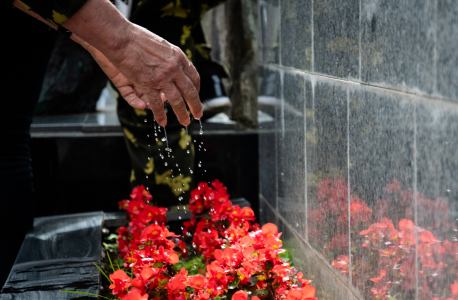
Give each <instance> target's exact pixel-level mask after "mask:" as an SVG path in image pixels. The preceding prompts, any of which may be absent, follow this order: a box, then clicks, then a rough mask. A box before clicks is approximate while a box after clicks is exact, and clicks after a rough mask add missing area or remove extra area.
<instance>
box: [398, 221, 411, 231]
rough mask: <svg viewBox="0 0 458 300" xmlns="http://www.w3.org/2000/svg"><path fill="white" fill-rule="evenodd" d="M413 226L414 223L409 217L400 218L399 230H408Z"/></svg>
mask: <svg viewBox="0 0 458 300" xmlns="http://www.w3.org/2000/svg"><path fill="white" fill-rule="evenodd" d="M414 228H415V224H414V223H413V222H412V221H410V220H409V219H402V220H401V221H399V230H401V231H410V230H412V229H414Z"/></svg>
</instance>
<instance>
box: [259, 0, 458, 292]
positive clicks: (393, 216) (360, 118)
mask: <svg viewBox="0 0 458 300" xmlns="http://www.w3.org/2000/svg"><path fill="white" fill-rule="evenodd" d="M266 7H269V9H270V12H271V13H270V14H264V15H263V16H262V17H263V18H264V19H263V21H262V22H260V23H259V24H260V28H259V30H260V32H262V34H264V36H265V35H266V33H268V32H270V33H271V34H272V35H271V37H270V38H271V45H272V44H273V43H272V41H273V39H272V38H275V41H278V43H279V44H278V48H279V49H280V56H279V57H278V59H277V58H275V59H266V55H265V53H266V52H265V50H266V49H270V50H272V49H273V48H272V47H270V48H269V47H267V48H266V47H265V46H266V45H265V44H263V46H264V47H263V48H262V49H263V52H262V53H260V59H259V61H260V67H259V81H260V86H259V107H260V109H261V110H262V111H263V112H265V113H267V114H269V115H270V116H272V118H273V119H274V121H273V122H272V123H269V124H263V125H262V126H261V127H262V128H260V134H259V158H260V161H259V176H260V177H259V178H260V195H261V209H262V211H261V222H262V223H266V222H279V224H281V226H282V228H283V230H284V231H285V240H287V242H285V245H287V247H288V248H290V249H291V251H292V252H294V253H293V254H294V256H296V258H297V261H299V264H300V265H301V266H303V267H304V268H305V269H308V270H307V271H306V272H308V273H307V276H309V277H310V279H314V280H315V281H316V286H317V288H318V291H319V292H318V295H319V297H320V299H336V298H337V297H342V296H341V295H346V296H345V297H344V298H345V299H347V298H349V299H350V298H352V297H356V298H359V299H397V300H400V299H403V300H410V299H421V300H432V299H434V300H436V299H437V300H442V299H454V298H456V297H457V296H458V278H457V275H456V274H457V273H458V237H457V232H458V224H457V218H458V204H457V203H458V188H456V182H457V179H458V151H457V146H458V106H457V105H456V101H457V100H458V93H457V91H458V88H457V87H458V85H457V83H458V71H457V70H458V56H457V52H456V48H457V46H458V40H457V39H454V38H451V37H452V36H453V37H454V36H457V35H458V26H457V24H458V23H457V19H456V12H457V11H458V3H457V2H456V1H448V0H444V1H423V2H418V1H410V0H408V1H404V2H399V1H391V0H383V1H369V0H362V1H324V0H314V1H293V0H284V1H278V2H276V1H261V4H260V8H261V10H262V9H265V8H266ZM278 16H280V17H278ZM269 17H270V18H271V19H270V20H271V21H272V22H269V19H268V18H269ZM278 32H279V33H280V34H279V36H278V37H277V34H278ZM264 41H265V39H264V40H262V42H264ZM270 50H269V51H270ZM270 53H273V52H272V51H271V52H270ZM272 57H276V56H272ZM329 282H332V283H333V284H329ZM320 289H321V290H320ZM336 295H339V296H336Z"/></svg>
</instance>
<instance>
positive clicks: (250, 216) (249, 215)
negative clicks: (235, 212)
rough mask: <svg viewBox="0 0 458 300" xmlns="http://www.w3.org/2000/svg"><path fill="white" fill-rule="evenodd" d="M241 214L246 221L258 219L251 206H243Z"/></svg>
mask: <svg viewBox="0 0 458 300" xmlns="http://www.w3.org/2000/svg"><path fill="white" fill-rule="evenodd" d="M241 215H242V218H243V219H244V220H245V221H254V220H255V219H256V217H255V216H254V212H253V210H252V209H251V208H249V207H244V208H242V212H241Z"/></svg>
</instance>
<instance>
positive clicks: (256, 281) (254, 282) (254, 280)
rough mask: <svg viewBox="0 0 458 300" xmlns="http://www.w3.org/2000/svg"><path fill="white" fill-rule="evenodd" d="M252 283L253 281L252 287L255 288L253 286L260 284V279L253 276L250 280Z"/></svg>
mask: <svg viewBox="0 0 458 300" xmlns="http://www.w3.org/2000/svg"><path fill="white" fill-rule="evenodd" d="M250 281H251V285H252V286H253V285H255V284H256V283H258V282H259V279H258V278H256V277H255V276H252V277H251V278H250Z"/></svg>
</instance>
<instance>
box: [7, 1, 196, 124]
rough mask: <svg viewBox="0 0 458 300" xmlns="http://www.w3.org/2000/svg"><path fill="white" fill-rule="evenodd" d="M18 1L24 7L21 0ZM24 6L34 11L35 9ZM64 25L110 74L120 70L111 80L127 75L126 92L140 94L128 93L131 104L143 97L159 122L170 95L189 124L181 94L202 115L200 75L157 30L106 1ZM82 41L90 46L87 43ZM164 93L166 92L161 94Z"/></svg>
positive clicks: (90, 3)
mask: <svg viewBox="0 0 458 300" xmlns="http://www.w3.org/2000/svg"><path fill="white" fill-rule="evenodd" d="M14 5H15V6H16V7H18V8H21V6H22V4H21V3H20V2H18V1H17V0H15V2H14ZM21 9H22V10H24V11H25V12H26V13H28V14H31V15H34V14H33V12H32V11H31V10H28V9H24V8H23V7H22V8H21ZM34 16H35V17H36V14H35V15H34ZM42 21H43V19H42ZM63 26H64V27H66V28H67V29H69V30H70V31H72V32H73V33H74V34H76V39H78V38H79V39H80V40H81V41H80V42H81V43H83V46H84V47H85V48H86V49H88V51H89V52H91V51H92V52H91V54H92V55H93V56H94V55H95V56H94V58H96V61H97V62H98V63H99V64H101V67H102V69H103V70H104V71H105V72H106V73H107V72H108V73H110V72H111V71H114V69H116V71H114V73H112V74H111V73H110V74H111V76H110V75H109V77H110V79H111V80H113V79H112V78H116V77H117V76H118V77H117V79H120V78H123V77H124V76H125V77H124V78H123V80H120V81H119V82H122V84H126V85H124V86H125V87H128V86H130V89H129V88H127V90H129V92H127V93H128V94H127V97H128V98H129V95H132V96H133V95H135V96H136V98H135V99H134V98H132V97H130V98H131V100H128V101H130V102H129V103H132V101H133V103H132V105H139V104H140V103H139V102H138V101H144V102H145V103H146V106H147V107H148V108H150V109H151V110H152V111H153V113H154V115H155V118H156V121H157V122H158V123H159V124H160V125H161V126H165V125H166V123H167V117H166V114H165V111H164V107H163V101H162V100H163V99H164V98H166V99H168V100H169V102H170V104H171V106H172V108H173V110H174V112H175V114H176V115H177V117H178V120H179V121H180V123H181V124H183V125H188V124H189V122H190V120H189V116H188V114H187V112H186V105H185V104H184V102H183V100H182V96H183V97H184V99H185V100H186V102H187V103H188V105H189V108H190V110H191V113H192V114H193V115H194V117H195V118H196V119H199V118H200V117H201V116H202V104H201V103H200V100H199V96H198V91H199V88H200V86H199V85H200V79H199V75H198V73H197V71H196V70H195V68H194V66H193V65H192V64H191V63H190V62H189V61H188V60H187V58H186V56H185V54H184V53H183V52H182V51H181V50H180V49H179V48H178V47H176V46H174V45H171V44H170V43H168V42H167V41H165V40H164V39H162V38H160V37H158V36H157V35H154V34H153V33H151V32H149V31H147V30H145V29H143V28H141V27H139V26H136V25H134V24H132V23H130V22H129V21H127V20H126V19H125V18H124V17H123V16H122V15H121V14H120V13H119V12H118V11H117V9H116V8H115V7H114V6H113V5H112V4H111V3H110V2H109V1H108V0H88V2H87V3H86V4H84V5H83V7H82V8H81V9H80V10H79V11H78V12H76V13H75V14H74V15H73V16H72V17H71V18H70V19H68V20H66V21H65V22H64V23H63ZM84 41H86V42H87V43H88V44H89V45H84ZM98 58H99V59H98ZM107 68H108V69H110V70H111V71H109V70H108V69H107ZM118 70H119V71H118ZM107 75H108V74H107ZM126 80H127V81H126ZM118 84H119V83H118ZM132 91H133V93H132ZM120 92H121V91H120ZM161 92H163V93H164V95H163V96H162V97H161Z"/></svg>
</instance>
